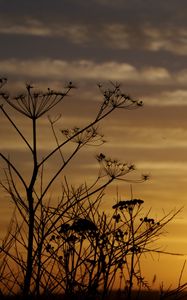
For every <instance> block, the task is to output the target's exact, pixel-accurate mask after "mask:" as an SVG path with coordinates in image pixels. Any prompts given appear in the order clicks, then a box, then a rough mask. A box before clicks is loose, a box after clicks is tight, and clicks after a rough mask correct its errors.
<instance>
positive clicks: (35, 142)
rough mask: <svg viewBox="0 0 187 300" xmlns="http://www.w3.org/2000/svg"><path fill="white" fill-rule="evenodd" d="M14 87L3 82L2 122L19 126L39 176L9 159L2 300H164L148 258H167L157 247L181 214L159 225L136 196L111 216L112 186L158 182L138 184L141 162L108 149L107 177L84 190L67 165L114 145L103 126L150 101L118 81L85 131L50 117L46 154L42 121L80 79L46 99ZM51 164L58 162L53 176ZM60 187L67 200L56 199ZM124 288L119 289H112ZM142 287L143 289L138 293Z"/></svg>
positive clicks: (101, 165)
mask: <svg viewBox="0 0 187 300" xmlns="http://www.w3.org/2000/svg"><path fill="white" fill-rule="evenodd" d="M6 82H7V80H6V78H1V79H0V86H1V90H0V97H1V105H0V111H1V118H0V120H3V121H4V122H5V121H7V122H8V123H9V125H10V127H11V128H12V130H13V131H14V132H15V133H16V134H17V137H18V143H21V142H22V143H23V145H24V146H25V153H27V157H28V163H29V166H30V169H28V170H27V171H28V173H29V175H28V177H26V178H25V176H24V174H25V173H24V170H23V168H22V165H21V159H19V160H18V161H19V163H18V162H17V161H14V156H11V155H7V153H4V152H1V153H0V158H1V162H2V164H4V167H3V168H2V179H1V181H0V185H1V190H3V191H4V195H6V199H7V196H8V199H9V200H10V201H11V203H13V205H14V212H13V215H12V217H11V218H10V225H9V228H8V231H7V234H6V235H5V237H4V238H3V239H2V241H1V246H0V290H1V299H72V300H73V299H77V300H78V299H81V300H84V299H88V300H89V299H90V300H91V299H101V300H104V299H128V300H131V299H150V298H149V297H151V299H154V297H155V299H156V297H157V294H156V292H152V293H148V292H147V294H146V292H144V290H146V289H147V290H149V289H150V286H149V283H148V282H147V281H146V279H145V278H144V276H143V274H142V266H141V258H142V256H143V255H144V254H145V253H147V257H149V253H159V254H160V253H162V251H160V250H159V249H158V248H156V247H155V246H154V242H155V240H157V241H158V238H159V236H160V235H161V234H162V232H163V230H164V228H165V226H166V225H167V224H168V222H170V220H171V219H173V217H174V216H175V215H176V214H177V213H178V212H176V211H170V212H169V213H168V214H166V215H164V216H163V217H161V218H160V219H158V220H157V219H155V218H154V217H153V216H152V215H150V212H149V211H148V212H146V211H145V210H144V208H143V204H144V201H143V200H142V199H139V198H135V197H133V193H132V192H131V197H130V199H124V198H121V196H119V195H117V196H116V200H115V201H114V203H113V206H112V207H111V210H110V211H111V212H110V214H109V213H106V212H104V211H103V210H102V209H101V202H102V201H107V193H106V192H107V187H108V186H109V185H111V184H112V183H113V182H114V181H120V182H124V184H125V183H128V184H129V183H132V182H134V183H138V182H139V183H140V182H144V181H146V180H147V179H148V175H146V174H143V175H142V176H140V177H138V178H137V177H136V176H137V175H136V172H135V166H134V165H133V164H128V163H126V162H125V163H124V162H120V161H118V160H117V159H113V158H111V157H108V156H107V155H106V154H103V153H102V152H98V154H97V156H96V160H97V162H98V174H97V176H96V178H95V180H93V182H92V183H90V182H89V183H82V184H80V185H79V186H78V187H75V186H74V185H73V183H72V182H71V178H70V179H69V178H68V177H67V176H66V168H67V166H69V165H70V166H72V165H71V163H72V162H73V161H74V160H73V159H75V158H76V157H77V154H78V153H79V152H80V151H81V150H82V148H83V147H86V146H101V145H102V144H103V143H104V142H105V139H104V136H103V135H102V134H101V133H100V132H99V128H98V124H99V123H101V121H102V120H103V119H105V118H106V117H107V116H108V115H110V114H111V113H112V112H114V111H116V110H118V109H124V110H130V109H135V108H139V107H141V106H142V102H141V101H137V100H134V99H132V98H131V97H130V96H129V95H126V94H124V93H123V92H122V91H121V88H120V86H119V85H118V84H111V86H110V87H109V88H106V89H103V87H102V85H99V90H100V92H101V95H102V101H101V103H100V105H99V107H98V111H97V113H96V115H95V117H94V118H93V119H92V120H90V123H88V124H86V125H85V126H84V127H83V128H79V127H75V126H74V127H72V128H60V131H59V130H58V131H57V129H56V128H57V125H58V121H59V118H60V116H59V115H58V116H57V117H55V118H52V117H51V116H49V115H48V122H49V123H48V124H49V129H50V131H51V133H52V135H53V137H54V142H55V144H54V148H53V149H49V150H48V149H46V152H45V153H41V148H40V146H39V136H38V132H39V129H40V123H39V122H38V119H40V118H42V117H43V116H44V115H46V114H48V113H49V111H51V110H52V109H53V108H55V107H56V106H57V105H59V103H61V102H63V101H64V98H66V96H67V95H68V94H69V93H70V91H71V90H72V89H74V88H75V86H74V85H73V84H72V82H70V83H69V84H68V85H67V86H66V87H65V89H64V91H60V92H59V91H54V90H51V89H50V88H48V89H47V91H46V92H40V91H36V90H35V89H34V88H33V86H31V85H29V84H28V85H27V86H26V90H25V91H24V92H23V93H21V94H17V95H13V96H12V95H11V93H9V92H7V90H6ZM16 114H18V116H19V115H21V116H22V117H24V118H25V122H28V124H29V128H30V135H29V136H26V135H25V132H24V130H23V131H22V129H21V128H19V121H17V119H16ZM25 124H26V123H25ZM40 130H41V129H40ZM40 132H41V131H40ZM59 132H60V135H59ZM7 138H8V135H7ZM51 160H52V164H53V165H54V162H55V163H56V165H55V166H54V168H53V170H52V171H50V174H49V172H48V169H49V167H50V166H51ZM22 163H23V162H22ZM24 163H25V162H24ZM72 172H73V170H72ZM134 173H135V175H133V174H134ZM131 174H132V175H131ZM57 184H58V185H59V187H60V188H59V191H61V192H59V196H58V201H57V199H54V197H53V196H52V191H54V189H56V186H57ZM55 197H56V195H55ZM116 286H118V289H119V292H112V290H113V289H114V287H116ZM134 286H136V287H138V291H139V292H138V293H136V294H135V291H134V290H133V287H134ZM185 288H186V285H185V284H184V285H181V286H179V287H178V288H177V289H176V290H174V291H169V292H173V294H174V296H175V297H178V295H179V294H180V295H182V294H181V293H182V292H183V291H184V289H185ZM122 291H125V293H124V292H122ZM170 294H171V293H170ZM170 294H167V293H163V292H162V291H161V292H160V294H159V296H158V297H159V299H166V298H167V297H170V296H171V295H170ZM18 295H21V296H20V297H21V298H20V297H19V296H18ZM42 295H45V296H42ZM59 295H63V296H59ZM120 297H121V298H120ZM169 299H172V298H171V297H170V298H169ZM174 299H178V298H174Z"/></svg>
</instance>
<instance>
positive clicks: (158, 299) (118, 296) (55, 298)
mask: <svg viewBox="0 0 187 300" xmlns="http://www.w3.org/2000/svg"><path fill="white" fill-rule="evenodd" d="M1 299H2V300H23V297H22V296H21V295H20V296H19V295H17V296H2V298H1ZM28 299H29V298H28ZM31 299H33V300H71V299H72V300H84V299H88V300H89V299H92V300H100V299H101V298H100V297H95V298H84V297H83V296H80V297H78V296H77V297H73V298H67V297H66V296H64V295H55V294H52V295H45V296H44V295H43V296H42V295H40V296H38V297H34V296H32V297H31ZM105 299H106V300H128V298H127V296H126V295H125V293H119V292H118V291H113V292H111V293H110V295H108V296H106V298H105ZM131 299H132V300H136V299H139V300H164V299H169V300H179V299H187V293H185V292H183V293H180V295H179V294H173V295H169V296H166V295H165V296H162V295H161V294H160V292H159V291H151V292H149V291H141V293H140V294H139V293H138V292H137V291H133V293H132V298H131Z"/></svg>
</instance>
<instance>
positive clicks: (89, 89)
mask: <svg viewBox="0 0 187 300" xmlns="http://www.w3.org/2000/svg"><path fill="white" fill-rule="evenodd" d="M0 41H1V46H0V75H1V76H5V77H7V78H8V87H7V89H9V90H11V89H12V92H13V91H15V90H19V91H21V90H22V89H23V88H24V83H25V82H31V83H32V84H34V85H35V86H36V87H37V88H44V89H45V88H46V87H48V86H49V87H51V88H57V89H62V88H63V86H64V84H65V83H67V82H68V81H69V80H72V81H73V82H74V83H75V84H76V86H77V87H78V89H76V90H73V91H72V93H71V95H70V96H69V97H68V99H67V100H66V101H65V103H64V106H63V104H60V105H59V106H58V112H61V113H62V121H61V125H62V126H73V125H80V126H81V125H85V124H86V122H87V121H89V120H91V118H92V117H93V115H94V114H93V112H94V109H95V110H96V109H97V107H98V106H99V100H102V96H101V94H100V92H99V90H98V87H97V83H100V82H101V83H103V84H106V85H108V84H109V81H113V82H116V81H117V82H119V83H121V89H122V90H123V91H124V92H125V93H127V94H130V95H131V96H132V97H134V98H135V99H141V100H143V102H144V106H143V107H142V108H139V109H137V110H133V111H120V112H116V113H114V115H113V116H111V117H109V118H108V120H106V121H105V122H104V123H103V126H101V130H102V132H103V133H104V134H105V138H106V140H107V141H108V143H107V144H106V145H104V146H102V147H101V148H100V149H96V148H94V149H86V150H84V152H83V154H84V155H83V157H80V158H79V161H78V160H77V161H75V171H74V175H76V176H78V177H79V175H80V169H81V172H82V173H83V174H84V175H83V181H84V180H85V179H88V180H89V178H91V177H92V175H93V172H95V170H96V167H97V162H96V160H95V158H94V156H95V155H96V154H97V153H98V151H102V152H104V153H106V154H108V155H109V156H111V157H114V158H119V159H120V160H121V161H124V162H130V163H134V164H135V165H136V168H137V176H139V174H141V173H148V174H150V180H149V181H148V182H146V183H143V184H133V193H134V196H135V197H136V198H141V199H144V200H145V207H146V209H149V208H151V210H152V215H153V216H154V217H156V218H159V217H161V216H163V215H164V213H167V212H169V211H170V210H172V209H179V208H180V207H183V210H182V212H181V213H180V214H179V215H178V216H176V218H175V220H174V221H173V222H171V224H170V225H169V226H168V227H167V231H168V234H167V235H165V237H164V238H163V240H162V242H161V244H160V245H161V246H162V248H161V249H164V250H166V251H172V252H177V253H178V252H180V253H184V254H186V255H187V237H186V235H187V205H186V203H187V2H186V1H185V0H180V1H178V0H165V1H163V0H157V1H155V0H154V1H153V0H129V1H126V0H115V1H114V0H89V1H85V0H74V1H73V0H62V1H59V0H53V1H49V0H45V1H44V0H43V1H41V0H32V1H25V0H14V1H7V0H0ZM56 113H57V111H55V112H54V115H55V114H56ZM51 114H52V112H51ZM1 122H2V123H1V128H0V134H1V149H2V151H3V153H6V154H7V153H10V155H11V157H13V158H18V162H20V163H21V159H23V157H24V148H23V145H22V144H19V141H17V140H16V139H15V136H14V135H13V136H11V135H10V134H11V133H10V127H7V125H6V124H7V123H6V122H5V121H4V119H2V120H1ZM18 123H19V124H20V126H22V128H23V129H24V130H25V132H27V125H26V124H25V123H24V120H23V119H19V120H18ZM64 124H65V125H64ZM41 125H42V128H43V130H44V134H42V135H41V140H40V141H41V150H42V149H45V150H46V149H48V147H51V146H50V142H49V140H48V139H47V138H46V136H47V130H48V129H47V118H46V117H44V119H43V123H42V124H41ZM45 133H46V135H45ZM25 165H27V160H26V156H25ZM76 176H75V181H76ZM116 186H117V183H116V184H114V189H113V191H114V190H115V188H116ZM111 193H112V192H110V194H109V196H108V197H109V198H110V200H109V201H108V203H107V204H106V203H105V204H104V205H105V207H107V208H110V207H111V206H112V200H114V199H115V193H113V194H111ZM119 193H120V195H121V197H122V198H123V197H124V198H129V197H130V188H129V185H128V184H126V185H123V186H122V185H120V187H119ZM1 209H2V210H3V211H4V212H6V214H4V215H3V220H4V221H5V222H6V221H7V220H8V219H9V215H8V206H7V204H6V203H5V202H3V201H1ZM185 259H186V256H184V257H174V256H172V257H167V256H164V257H159V258H158V257H156V258H155V261H151V262H150V264H149V265H148V266H146V270H147V271H146V272H147V274H149V271H150V274H153V272H152V268H155V270H157V269H158V277H159V280H160V281H161V280H164V281H165V282H166V285H169V283H170V282H172V283H173V282H175V281H176V280H178V276H179V274H180V269H181V267H182V264H183V262H184V260H185ZM158 260H159V261H158ZM157 261H158V265H157ZM171 266H172V267H171ZM168 268H169V272H168ZM150 278H151V277H150ZM184 281H187V271H186V274H185V278H184Z"/></svg>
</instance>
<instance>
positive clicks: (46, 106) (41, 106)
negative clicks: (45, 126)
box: [0, 81, 71, 119]
mask: <svg viewBox="0 0 187 300" xmlns="http://www.w3.org/2000/svg"><path fill="white" fill-rule="evenodd" d="M2 84H3V81H2ZM0 86H1V82H0ZM70 90H71V86H68V87H67V89H66V90H65V91H64V92H59V91H54V90H51V89H50V88H48V90H47V92H40V91H35V89H34V87H33V86H31V85H30V84H26V91H25V92H24V93H21V94H18V95H16V96H15V97H13V98H12V97H10V95H8V94H7V93H0V95H1V96H2V98H3V99H4V100H5V102H6V103H8V104H9V105H10V106H11V107H13V108H14V109H15V110H17V111H18V112H20V113H21V114H23V115H25V116H27V117H29V118H31V119H38V118H39V117H41V116H42V115H43V114H45V113H46V112H48V111H49V110H50V109H52V108H53V107H54V106H56V105H57V104H58V103H59V102H60V101H61V100H62V99H63V98H64V97H65V96H66V95H67V94H68V92H69V91H70Z"/></svg>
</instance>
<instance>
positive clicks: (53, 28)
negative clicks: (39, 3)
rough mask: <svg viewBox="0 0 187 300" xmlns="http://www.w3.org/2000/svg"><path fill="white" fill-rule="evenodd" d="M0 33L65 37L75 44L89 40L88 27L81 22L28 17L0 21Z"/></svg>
mask: <svg viewBox="0 0 187 300" xmlns="http://www.w3.org/2000/svg"><path fill="white" fill-rule="evenodd" d="M0 34H7V35H9V34H11V35H27V36H30V35H31V36H40V37H47V38H49V37H51V38H53V37H65V38H66V39H67V40H70V41H71V42H73V43H75V44H79V43H83V42H87V41H88V40H89V28H88V27H87V26H85V25H83V24H65V23H56V22H54V23H50V22H49V23H46V22H44V21H41V20H37V19H32V18H28V19H27V20H22V23H20V21H17V20H4V19H3V18H2V19H1V21H0Z"/></svg>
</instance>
